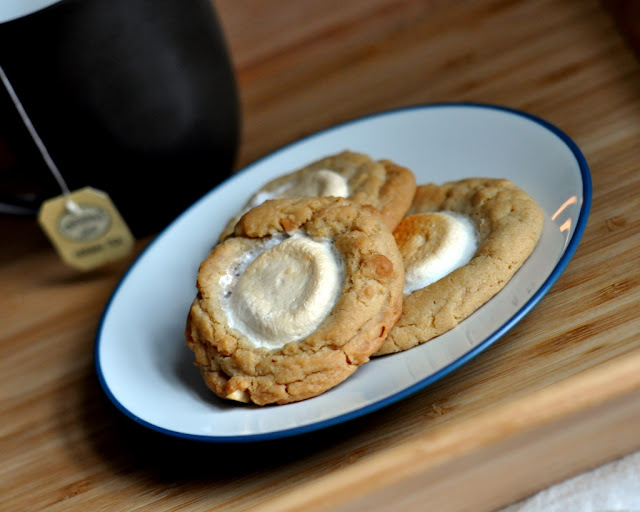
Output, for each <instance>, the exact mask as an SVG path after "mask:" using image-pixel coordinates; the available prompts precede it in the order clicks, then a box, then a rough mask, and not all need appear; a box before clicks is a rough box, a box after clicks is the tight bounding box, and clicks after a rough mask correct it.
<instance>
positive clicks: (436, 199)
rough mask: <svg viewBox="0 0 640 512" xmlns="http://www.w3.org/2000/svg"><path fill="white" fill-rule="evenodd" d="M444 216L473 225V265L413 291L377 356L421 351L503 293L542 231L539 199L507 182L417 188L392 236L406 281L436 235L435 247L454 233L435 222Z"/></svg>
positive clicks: (463, 264) (469, 262)
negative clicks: (414, 349)
mask: <svg viewBox="0 0 640 512" xmlns="http://www.w3.org/2000/svg"><path fill="white" fill-rule="evenodd" d="M443 212H448V213H450V214H453V215H459V216H462V218H466V219H469V220H470V221H472V223H473V225H474V227H475V235H474V236H475V241H472V242H474V243H475V246H473V248H472V249H471V251H470V253H469V254H468V256H466V257H465V260H467V261H465V260H461V261H459V262H458V263H457V265H458V266H455V265H453V267H454V268H451V269H450V270H449V271H447V272H446V273H445V275H444V276H443V277H439V278H438V279H437V280H435V282H432V283H428V281H427V284H426V285H425V286H422V287H420V286H418V287H417V289H415V290H413V289H410V290H408V291H410V293H408V294H406V295H405V297H404V306H403V312H402V315H401V317H400V319H399V320H398V322H397V324H396V325H395V327H394V328H393V329H392V331H391V333H389V336H388V338H387V339H386V341H385V342H384V344H383V345H382V347H381V349H380V350H379V351H378V353H377V354H376V355H383V354H390V353H393V352H400V351H403V350H407V349H410V348H412V347H415V346H416V345H419V344H421V343H424V342H426V341H428V340H430V339H432V338H434V337H436V336H439V335H440V334H442V333H444V332H446V331H448V330H450V329H452V328H454V327H455V326H456V325H458V324H459V323H460V322H461V321H462V320H463V319H465V318H466V317H468V316H469V315H471V314H472V313H473V312H474V311H476V310H477V309H478V308H479V307H480V306H482V305H483V304H484V303H486V302H487V301H488V300H489V299H490V298H491V297H493V296H494V295H495V294H496V293H498V292H499V291H500V290H501V289H502V288H503V287H504V286H505V285H506V283H507V282H508V281H509V280H510V279H511V277H512V276H513V275H514V274H515V273H516V271H517V270H518V269H519V268H520V267H521V266H522V264H523V263H524V262H525V261H526V260H527V258H528V257H529V256H530V254H531V253H532V252H533V249H534V248H535V246H536V245H537V243H538V240H539V238H540V235H541V234H542V228H543V224H544V218H543V214H542V211H541V209H540V208H539V207H538V205H537V204H536V202H535V201H534V199H533V198H532V197H530V196H529V195H528V194H527V193H526V192H525V191H523V190H522V189H520V188H519V187H517V186H516V185H514V184H513V183H511V182H510V181H508V180H504V179H490V178H469V179H464V180H460V181H456V182H449V183H445V184H443V185H435V184H428V185H422V186H419V187H418V188H417V190H416V195H415V198H414V201H413V204H412V205H411V208H410V209H409V212H408V214H407V216H406V217H405V219H403V221H402V222H401V223H400V224H399V226H398V227H397V228H396V230H395V231H394V236H395V238H396V241H397V243H398V245H399V247H400V251H401V253H403V259H404V263H405V267H406V274H407V276H409V277H408V279H407V281H409V280H410V276H411V274H412V272H413V269H412V267H414V266H417V263H416V261H414V260H416V259H417V256H419V255H420V251H421V250H422V249H423V246H425V245H428V244H429V243H430V241H429V238H430V233H431V234H432V235H433V238H436V239H438V240H437V241H436V242H433V241H432V242H431V243H433V244H435V245H436V246H437V245H439V244H440V243H441V242H440V239H441V238H443V234H442V233H441V232H442V231H446V230H447V229H450V228H449V227H447V226H443V225H442V219H439V218H436V216H438V215H441V214H442V213H443ZM468 247H469V246H468V245H467V246H463V245H460V246H458V248H457V249H456V250H457V252H458V253H459V254H460V253H462V252H464V251H465V250H468ZM436 248H437V247H436ZM431 249H432V248H430V250H431ZM423 252H425V253H426V252H429V251H423ZM443 252H444V251H443ZM443 259H448V260H454V259H455V258H452V257H449V256H447V257H446V258H443ZM419 270H422V269H419ZM423 273H424V272H423ZM414 288H415V286H414Z"/></svg>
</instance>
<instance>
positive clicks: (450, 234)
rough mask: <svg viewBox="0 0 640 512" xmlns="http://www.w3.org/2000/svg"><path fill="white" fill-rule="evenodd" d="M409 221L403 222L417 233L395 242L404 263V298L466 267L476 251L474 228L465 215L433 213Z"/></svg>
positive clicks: (476, 242) (416, 216)
mask: <svg viewBox="0 0 640 512" xmlns="http://www.w3.org/2000/svg"><path fill="white" fill-rule="evenodd" d="M412 217H414V219H411V218H407V219H405V220H407V221H408V222H409V223H413V224H414V225H415V226H417V229H416V228H413V229H412V230H411V232H412V234H411V236H408V237H406V238H405V239H404V240H401V241H399V246H400V252H401V253H402V255H403V260H404V263H405V285H404V294H405V295H408V294H410V293H413V292H414V291H416V290H419V289H421V288H424V287H426V286H429V285H430V284H432V283H435V282H436V281H438V280H439V279H442V278H443V277H445V276H446V275H447V274H450V273H451V272H453V271H454V270H456V269H457V268H460V267H462V266H464V265H466V264H467V263H469V261H471V258H473V256H474V254H475V253H476V251H477V249H478V236H477V233H476V227H475V224H474V223H473V221H472V220H471V219H470V218H469V217H467V216H466V215H462V214H460V213H456V212H437V213H424V214H417V215H414V216H412ZM403 222H405V221H403Z"/></svg>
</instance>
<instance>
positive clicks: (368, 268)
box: [186, 197, 404, 405]
mask: <svg viewBox="0 0 640 512" xmlns="http://www.w3.org/2000/svg"><path fill="white" fill-rule="evenodd" d="M403 282H404V273H403V264H402V258H401V256H400V253H399V251H398V247H397V245H396V243H395V240H394V238H393V235H392V233H391V231H390V230H389V229H388V228H387V226H386V225H385V224H384V222H383V221H382V219H381V218H380V216H379V214H378V213H377V212H376V211H375V210H374V209H373V208H372V207H367V206H361V205H358V204H356V203H353V202H351V201H349V200H347V199H343V198H335V197H324V198H304V199H280V200H269V201H267V202H265V203H263V204H262V205H260V206H258V207H256V208H254V209H252V210H251V211H249V212H248V213H247V214H246V215H244V216H243V217H242V219H241V220H240V222H238V224H237V225H236V227H235V231H234V234H233V235H232V236H230V237H228V238H227V239H226V240H225V241H223V242H221V243H220V244H218V245H217V246H216V247H215V248H214V249H213V250H212V251H211V253H210V254H209V256H208V257H207V258H206V260H205V261H204V262H203V263H202V264H201V266H200V270H199V273H198V278H197V288H198V295H197V297H196V298H195V300H194V301H193V304H192V306H191V309H190V311H189V314H188V319H187V326H186V340H187V343H188V345H189V347H190V348H191V349H192V350H193V352H194V353H195V360H196V364H197V365H198V366H199V368H200V371H201V373H202V376H203V378H204V381H205V383H206V384H207V386H208V387H209V388H210V389H211V390H212V391H213V392H215V393H216V394H217V395H219V396H221V397H223V398H228V399H232V400H238V401H243V402H254V403H256V404H259V405H264V404H270V403H277V404H285V403H288V402H294V401H298V400H303V399H306V398H310V397H313V396H316V395H318V394H320V393H322V392H324V391H326V390H328V389H330V388H332V387H333V386H336V385H337V384H339V383H340V382H342V381H343V380H344V379H346V378H347V377H348V376H350V375H351V374H352V373H353V372H354V371H355V370H356V369H357V368H358V367H359V366H360V365H361V364H363V363H365V362H367V361H368V360H369V357H370V356H371V355H372V354H373V353H375V352H376V351H377V350H378V349H379V348H380V346H381V345H382V343H383V342H384V339H385V338H386V336H387V334H388V333H389V331H390V330H391V328H392V327H393V325H394V324H395V322H396V321H397V319H398V317H399V316H400V313H401V310H402V286H403Z"/></svg>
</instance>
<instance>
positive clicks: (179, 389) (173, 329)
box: [95, 104, 591, 442]
mask: <svg viewBox="0 0 640 512" xmlns="http://www.w3.org/2000/svg"><path fill="white" fill-rule="evenodd" d="M344 149H350V150H353V151H359V152H364V153H368V154H370V155H371V156H372V157H374V158H389V159H391V160H394V161H396V162H398V163H400V164H402V165H405V166H407V167H409V168H410V169H412V170H413V171H414V173H415V175H416V178H417V182H418V184H422V183H427V182H435V183H442V182H445V181H451V180H456V179H461V178H466V177H473V176H487V177H500V178H507V179H510V180H512V181H513V182H514V183H515V184H517V185H518V186H520V187H522V188H523V189H524V190H526V191H527V192H528V193H529V194H530V195H531V196H533V197H534V198H535V199H536V201H537V202H538V204H539V205H540V206H541V208H542V209H543V211H544V213H545V226H544V230H543V234H542V237H541V240H540V242H539V243H538V245H537V247H536V249H535V250H534V252H533V254H532V255H531V257H530V258H529V259H528V260H527V262H526V263H525V264H524V265H523V267H522V268H521V269H520V270H519V271H518V272H517V273H516V275H515V276H514V277H513V278H512V279H511V281H510V282H509V283H508V284H507V285H506V287H505V288H504V289H503V290H502V291H500V292H499V293H498V294H497V295H496V296H495V297H494V298H493V299H491V300H490V301H489V302H488V303H486V304H485V305H484V306H483V307H482V308H480V309H479V310H478V311H476V312H475V313H474V314H473V315H471V316H470V317H469V318H467V319H466V320H464V321H463V322H461V323H460V325H459V326H458V327H456V328H455V329H453V330H451V331H449V332H447V333H445V334H443V335H441V336H439V337H437V338H435V339H433V340H432V341H429V342H428V343H426V344H423V345H421V346H418V347H416V348H413V349H411V350H409V351H407V352H403V353H399V354H394V355H391V356H385V357H381V358H376V359H373V360H372V361H371V362H369V363H367V364H366V365H364V366H362V367H361V368H360V369H359V370H358V371H356V373H355V374H354V375H353V376H352V377H350V378H349V379H347V380H346V381H345V382H343V383H342V384H340V385H339V386H337V387H335V388H334V389H332V390H329V391H328V392H326V393H324V394H322V395H320V396H318V397H315V398H312V399H309V400H305V401H302V402H298V403H293V404H288V405H284V406H269V407H262V408H260V407H257V406H245V405H241V404H236V403H232V402H231V403H227V402H225V401H222V400H220V399H218V398H217V397H215V396H214V395H213V394H212V393H211V392H210V391H209V390H207V389H206V387H205V386H204V384H203V382H202V380H201V378H200V374H199V372H198V371H197V369H196V368H195V367H194V366H193V365H192V361H193V355H192V353H191V351H190V350H189V349H188V347H187V346H186V344H185V342H184V334H183V333H184V326H185V320H186V315H187V312H188V309H189V306H190V304H191V301H192V300H193V298H194V296H195V293H196V289H195V278H196V274H197V270H198V265H199V264H200V262H201V261H202V260H203V259H204V258H205V257H206V255H207V253H208V252H209V250H210V248H211V246H212V244H213V243H214V242H215V241H216V239H217V237H218V234H219V233H220V231H221V230H222V229H223V227H224V226H225V224H226V222H227V221H228V219H229V218H230V217H231V215H233V214H234V213H235V212H236V211H237V208H238V206H239V205H241V204H244V202H245V200H246V199H247V198H248V197H249V196H250V195H251V194H252V193H253V192H254V191H255V190H256V189H257V188H258V187H259V186H260V185H261V184H263V183H265V182H267V181H269V180H271V179H272V178H274V177H275V176H278V175H281V174H283V173H286V172H289V171H292V170H294V169H296V168H298V167H300V166H303V165H305V164H307V163H309V162H311V161H313V160H315V159H318V158H321V157H323V156H326V155H328V154H333V153H336V152H339V151H341V150H344ZM590 202H591V181H590V175H589V169H588V166H587V163H586V161H585V159H584V157H583V156H582V154H581V152H580V150H579V149H578V147H577V146H576V145H575V144H574V143H573V142H572V141H571V140H570V139H569V138H568V137H567V136H566V135H565V134H564V133H562V132H561V131H560V130H558V129H557V128H555V127H554V126H551V125H550V124H548V123H547V122H545V121H543V120H541V119H538V118H535V117H533V116H530V115H528V114H525V113H522V112H517V111H513V110H510V109H506V108H502V107H496V106H490V105H475V104H438V105H424V106H416V107H409V108H405V109H400V110H395V111H389V112H383V113H379V114H375V115H372V116H369V117H365V118H362V119H357V120H354V121H351V122H348V123H345V124H342V125H339V126H336V127H333V128H330V129H328V130H325V131H323V132H320V133H318V134H315V135H312V136H310V137H307V138H305V139H303V140H300V141H298V142H295V143H293V144H291V145H289V146H286V147H284V148H282V149H280V150H278V151H276V152H275V153H273V154H271V155H269V156H267V157H265V158H263V159H261V160H259V161H258V162H256V163H254V164H252V165H250V166H249V167H247V168H246V169H244V170H243V171H241V172H239V173H238V174H236V175H234V176H233V177H232V178H230V179H228V180H227V181H225V182H224V183H222V184H221V185H219V186H217V187H216V188H215V189H214V190H212V191H211V192H209V193H208V194H207V195H205V196H204V197H203V198H202V199H200V200H199V201H198V202H196V203H195V204H194V205H193V206H191V207H190V208H189V209H188V210H186V211H185V212H184V213H183V214H182V215H181V216H180V217H178V218H177V219H176V220H175V221H174V222H173V223H172V224H171V225H170V226H169V227H168V228H167V229H166V230H164V231H163V232H162V233H161V234H160V235H158V237H157V238H156V239H155V240H154V241H153V242H152V243H151V244H150V245H149V246H148V248H147V249H146V250H145V251H144V252H143V254H142V255H141V256H140V257H139V258H138V259H137V260H136V261H135V263H134V264H133V265H132V266H131V268H130V269H129V271H128V272H127V273H126V275H125V276H124V278H123V279H122V281H121V283H120V284H119V285H118V287H117V288H116V290H115V292H114V294H113V296H112V298H111V300H110V302H109V304H108V306H107V308H106V310H105V313H104V316H103V320H102V323H101V325H100V328H99V331H98V336H97V340H96V347H95V361H96V368H97V373H98V377H99V380H100V383H101V385H102V387H103V389H104V391H105V392H106V394H107V395H108V397H109V398H110V399H111V401H112V402H113V403H114V404H115V405H116V406H117V407H118V408H119V409H120V410H121V411H122V412H123V413H124V414H126V415H127V416H129V417H130V418H132V419H133V420H135V421H136V422H139V423H140V424H142V425H145V426H147V427H149V428H151V429H154V430H157V431H159V432H163V433H165V434H168V435H172V436H177V437H182V438H187V439H193V440H200V441H214V442H242V441H257V440H266V439H274V438H279V437H284V436H290V435H294V434H299V433H303V432H309V431H313V430H316V429H320V428H324V427H326V426H329V425H334V424H337V423H340V422H343V421H346V420H349V419H352V418H355V417H357V416H361V415H363V414H365V413H368V412H371V411H374V410H376V409H379V408H381V407H383V406H385V405H388V404H390V403H393V402H395V401H397V400H400V399H403V398H406V397H407V396H409V395H411V394H412V393H414V392H415V391H417V390H418V389H421V388H423V387H425V386H427V385H429V384H431V383H433V382H434V381H436V380H438V379H440V378H442V377H443V376H445V375H447V374H448V373H450V372H451V371H453V370H454V369H456V368H458V367H460V366H461V365H463V364H464V363H466V362H467V361H469V360H470V359H471V358H472V357H474V356H475V355H477V354H478V353H479V352H481V351H482V350H484V349H485V348H487V347H488V346H489V345H490V344H491V343H493V342H495V341H496V340H497V339H498V338H499V337H500V336H502V335H503V334H504V333H505V332H507V331H508V330H509V329H510V328H511V327H513V326H514V325H515V324H516V323H517V322H518V321H519V320H520V319H522V317H523V316H524V315H525V314H527V313H528V312H529V311H530V310H531V308H532V307H533V306H534V305H535V304H536V303H537V302H538V301H539V300H540V299H541V298H542V296H543V295H544V294H545V293H546V292H547V291H548V290H549V288H550V287H551V285H552V284H553V282H555V280H556V279H557V278H558V276H559V275H560V273H561V272H562V271H563V270H564V268H565V267H566V265H567V263H568V261H569V259H570V258H571V256H572V255H573V252H574V251H575V248H576V246H577V244H578V241H579V239H580V237H581V235H582V232H583V230H584V227H585V225H586V220H587V216H588V211H589V206H590ZM381 376H384V377H381Z"/></svg>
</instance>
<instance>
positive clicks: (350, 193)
mask: <svg viewBox="0 0 640 512" xmlns="http://www.w3.org/2000/svg"><path fill="white" fill-rule="evenodd" d="M415 190H416V182H415V177H414V175H413V173H412V172H411V171H410V170H409V169H407V168H406V167H402V166H400V165H397V164H395V163H393V162H391V161H390V160H379V161H375V160H373V159H371V158H370V157H369V156H367V155H365V154H362V153H355V152H352V151H344V152H342V153H338V154H336V155H332V156H328V157H325V158H322V159H321V160H317V161H315V162H313V163H310V164H309V165H306V166H305V167H303V168H301V169H298V170H296V171H293V172H290V173H288V174H286V175H284V176H280V177H278V178H276V179H274V180H272V181H270V182H269V183H267V184H266V185H264V186H263V187H261V188H260V189H259V190H258V191H257V192H256V193H255V194H254V195H253V196H252V197H251V198H250V199H249V201H248V202H247V204H246V205H245V206H244V208H243V209H242V211H241V212H240V213H239V214H238V215H236V216H235V217H234V218H233V219H231V220H230V221H229V223H228V224H227V226H226V228H225V229H224V231H223V232H222V234H221V235H220V240H224V239H225V238H226V237H227V236H228V235H229V234H231V233H232V232H233V228H234V226H235V224H236V222H237V221H238V219H239V218H240V217H241V216H242V215H243V214H244V213H246V212H247V211H248V210H249V209H251V208H254V207H255V206H258V205H259V204H261V203H262V202H264V201H265V200H267V199H282V198H295V197H328V196H333V197H346V198H348V199H351V200H352V201H354V202H356V203H359V204H363V205H370V206H373V207H374V208H376V209H377V210H378V211H379V212H380V214H381V215H382V218H383V219H384V221H385V223H386V224H387V226H388V227H389V229H391V230H393V229H395V227H396V226H397V225H398V223H399V222H400V221H401V220H402V218H403V217H404V215H405V213H406V212H407V210H408V209H409V206H410V205H411V201H412V200H413V195H414V193H415Z"/></svg>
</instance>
